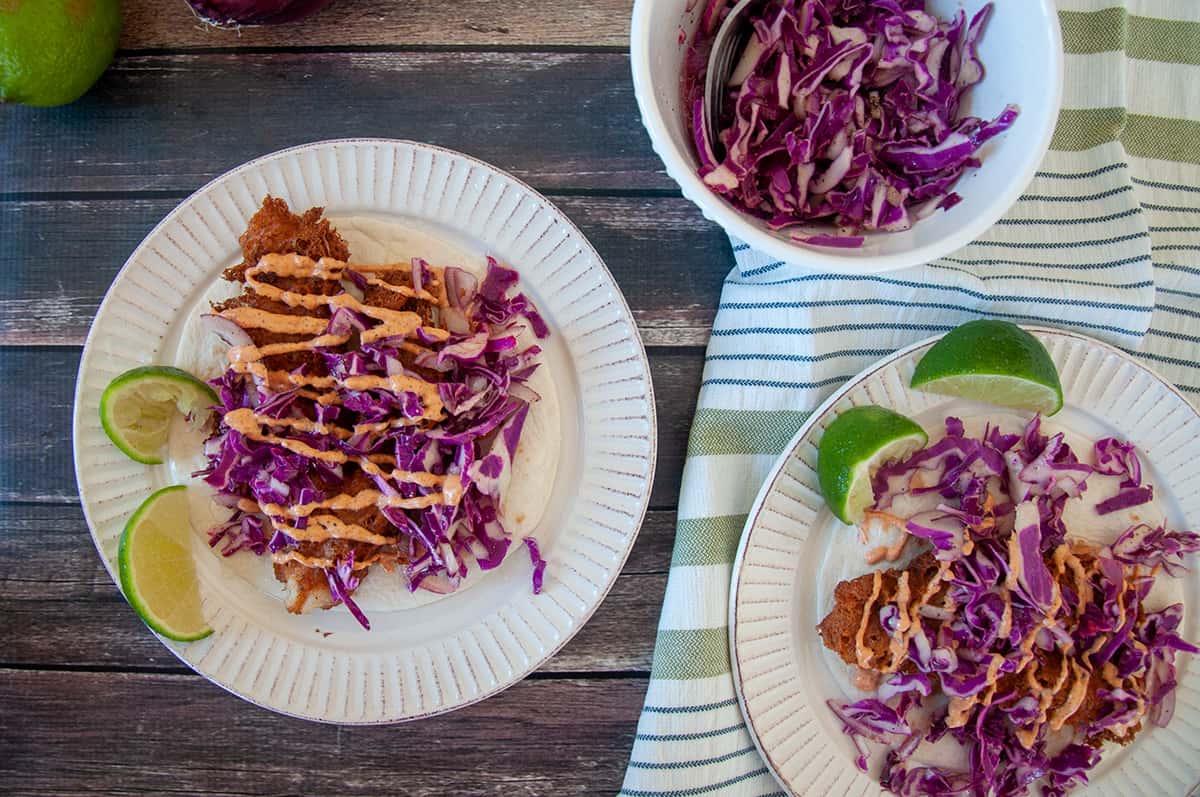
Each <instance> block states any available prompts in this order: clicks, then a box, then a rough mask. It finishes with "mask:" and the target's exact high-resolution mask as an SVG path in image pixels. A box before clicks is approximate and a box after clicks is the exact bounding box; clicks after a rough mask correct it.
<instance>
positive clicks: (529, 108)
mask: <svg viewBox="0 0 1200 797" xmlns="http://www.w3.org/2000/svg"><path fill="white" fill-rule="evenodd" d="M629 13H630V0H587V1H586V2H554V1H553V0H550V1H547V0H457V1H456V2H446V0H405V1H404V2H400V1H399V0H335V2H334V3H333V5H332V6H330V7H329V8H328V9H326V10H324V11H322V12H320V13H319V14H318V15H317V16H315V17H313V18H310V19H309V20H306V21H305V22H302V23H299V24H294V25H290V26H286V27H280V28H274V29H269V28H263V29H247V30H244V31H242V32H241V33H240V34H239V33H232V32H226V31H217V30H210V29H205V28H203V27H202V26H200V25H199V24H198V23H197V22H196V21H195V20H194V19H193V18H192V17H191V15H190V13H189V12H188V10H187V8H186V7H185V6H184V4H183V2H182V0H125V30H124V33H123V38H122V45H121V51H120V52H119V53H118V56H117V58H116V61H115V62H114V63H113V65H112V67H111V68H110V69H109V70H108V72H107V73H106V74H105V76H104V77H103V78H102V79H101V80H100V82H99V83H98V84H97V85H96V86H95V87H94V88H93V89H92V91H91V92H90V93H89V94H87V95H86V96H85V97H84V98H83V99H81V100H80V101H78V102H76V103H74V104H73V105H70V106H67V107H64V108H58V109H30V108H20V107H3V108H0V275H2V277H0V602H2V603H3V607H4V609H3V611H2V612H0V643H2V644H0V793H5V794H28V795H47V794H82V793H93V794H100V793H104V794H122V795H127V794H135V793H137V794H141V793H181V794H196V793H205V794H227V795H247V794H272V795H282V794H303V795H322V794H330V795H356V794H406V795H424V794H438V795H441V794H456V795H459V794H461V795H474V794H504V795H510V796H513V797H515V796H516V795H534V794H538V795H541V794H555V795H559V794H612V793H614V792H616V791H617V789H618V788H619V786H620V782H621V778H622V773H623V771H624V766H625V762H626V759H627V756H628V753H629V749H630V746H631V744H632V740H633V734H634V730H635V727H636V724H637V718H638V711H639V708H640V705H641V701H642V697H643V694H644V692H645V688H646V683H647V677H648V673H649V669H650V660H651V652H652V649H653V642H654V634H655V625H656V623H657V619H658V612H659V607H660V603H661V600H662V594H663V589H664V586H665V584H666V574H667V568H668V563H669V561H670V553H671V543H672V539H673V535H674V523H675V506H676V502H677V499H678V491H679V479H680V472H681V469H682V465H683V459H684V454H685V449H686V439H687V429H688V426H689V424H690V421H691V415H692V410H693V408H694V404H695V398H696V394H697V391H698V389H699V384H700V372H701V368H702V366H703V359H704V349H703V346H704V344H705V342H706V340H707V336H708V330H709V328H710V325H711V322H712V318H713V315H714V313H715V308H716V305H717V301H718V296H719V291H720V285H721V280H722V279H723V277H724V275H725V273H726V271H727V270H728V268H729V266H730V264H731V262H732V260H731V255H730V252H729V245H728V243H727V241H726V239H725V238H724V236H723V235H722V234H721V233H720V232H719V230H717V229H716V228H715V227H714V226H713V225H711V224H709V223H708V222H706V221H705V220H704V219H702V218H701V216H700V214H699V213H698V212H697V210H696V209H695V208H694V207H693V206H692V205H691V204H690V203H688V202H687V201H685V200H683V199H682V198H681V197H680V196H679V193H678V191H677V190H676V188H675V186H674V184H673V183H672V181H671V180H670V179H669V178H668V177H667V176H666V174H665V173H664V171H663V169H662V167H661V164H660V162H659V160H658V158H657V157H656V156H655V155H654V153H653V151H652V150H651V148H650V144H649V141H648V139H647V137H646V135H645V132H644V131H643V129H642V126H641V123H640V120H639V116H638V112H637V107H636V104H635V102H634V97H633V87H632V84H631V81H630V75H629V58H628V54H627V39H628V29H629ZM345 136H387V137H393V138H407V139H415V140H419V141H426V142H430V143H434V144H439V145H442V146H446V147H450V148H453V149H457V150H461V151H463V152H466V153H469V154H471V155H474V156H477V157H479V158H482V159H483V160H486V161H488V162H491V163H493V164H496V165H497V166H499V167H500V168H502V169H506V170H508V171H510V172H512V173H514V174H516V175H517V176H518V177H520V178H522V179H524V180H526V181H527V182H529V183H530V184H532V185H533V186H534V187H535V188H537V189H539V190H540V191H542V192H543V193H545V194H546V195H548V196H549V197H550V199H551V200H552V201H553V202H555V203H556V204H557V205H558V206H559V207H560V208H562V209H563V210H564V211H565V212H566V213H567V215H568V216H570V217H571V218H572V219H573V220H574V221H575V222H576V223H577V224H578V225H579V227H580V228H581V229H582V230H583V232H584V233H585V234H586V235H587V236H588V238H589V239H591V241H592V243H593V244H595V246H596V248H597V249H598V250H599V252H600V254H601V255H602V256H603V257H604V259H605V261H606V262H607V264H608V266H609V268H610V269H611V270H612V272H613V273H614V275H615V276H616V279H617V282H618V283H619V284H620V286H621V289H622V290H623V291H624V293H625V296H626V298H627V299H628V301H629V304H630V305H631V306H632V308H633V313H634V316H635V317H636V319H637V322H638V324H639V326H640V328H641V333H642V336H643V338H644V340H645V343H646V345H647V348H648V352H649V355H650V361H651V368H652V371H653V375H654V385H655V391H656V394H657V400H658V417H659V432H660V457H659V462H658V474H657V479H656V483H655V486H654V491H653V496H652V499H651V502H650V507H651V508H650V512H649V515H648V517H647V520H646V522H645V525H644V526H643V528H642V531H641V535H640V537H639V538H638V542H637V546H636V548H635V549H634V552H633V555H632V556H631V558H630V559H629V562H628V564H627V565H626V567H625V570H624V572H623V574H622V575H621V576H620V578H619V580H618V581H617V584H616V586H615V587H614V589H613V591H612V592H611V593H610V594H609V596H608V598H607V599H606V600H605V601H604V604H603V606H602V607H601V608H600V610H599V611H598V612H597V613H596V615H595V616H594V617H593V618H592V620H591V621H590V622H589V623H588V624H587V626H586V627H585V628H584V629H583V630H582V631H581V632H580V633H579V635H578V636H577V637H576V638H575V639H574V640H573V641H572V642H571V643H570V644H569V645H568V646H567V647H566V648H565V649H564V650H563V651H562V652H561V653H559V654H558V655H557V656H556V657H555V658H554V659H553V660H552V661H550V662H549V663H548V664H547V665H546V666H544V667H543V668H542V669H541V670H540V671H538V672H537V673H535V674H534V675H532V676H531V677H529V678H528V679H526V680H525V681H524V682H522V683H520V684H518V685H516V686H514V687H513V688H511V689H509V690H508V691H506V692H504V693H502V694H500V695H498V696H496V697H494V698H492V699H490V700H487V701H485V702H483V703H481V704H478V705H475V706H472V707H470V708H466V709H463V710H461V711H458V712H454V713H452V714H450V715H447V716H443V717H439V718H435V719H431V720H425V721H421V722H417V723H411V724H407V725H395V726H390V727H374V728H337V727H333V726H326V725H318V724H314V723H306V722H303V721H300V720H294V719H290V718H286V717H282V716H279V715H276V714H272V713H270V712H268V711H266V710H264V709H261V708H257V707H255V706H252V705H250V704H248V703H245V702H242V701H241V700H239V699H238V698H236V697H233V696H231V695H229V694H227V693H226V692H224V691H222V690H221V689H220V688H218V687H216V686H213V685H212V684H210V683H208V682H207V681H205V680H204V679H202V678H200V677H199V676H197V675H194V674H193V673H192V672H191V671H190V670H188V669H187V668H185V667H184V666H182V665H181V664H180V663H179V662H178V661H177V660H176V659H175V658H174V657H173V656H172V655H171V654H170V653H169V652H167V650H166V649H164V648H163V647H162V646H161V645H160V644H159V642H158V641H157V640H156V639H155V638H154V637H153V636H152V635H151V634H150V633H149V632H148V631H147V630H146V629H145V627H144V626H143V625H142V623H141V622H140V621H139V620H138V619H137V617H136V616H135V615H134V613H133V612H132V611H131V610H130V609H129V607H128V606H127V605H126V603H125V601H124V600H123V599H122V597H121V595H120V593H119V592H118V590H117V589H116V587H115V586H114V585H113V584H112V582H111V581H110V580H109V577H108V575H107V573H106V572H105V570H104V568H103V566H102V565H101V563H100V560H99V558H98V557H97V555H96V552H95V550H94V549H93V547H92V542H91V539H90V537H89V535H88V530H87V527H86V525H85V523H84V520H83V516H82V514H81V511H80V507H79V503H78V497H77V494H76V486H75V477H74V474H73V470H72V459H71V431H70V430H71V422H70V418H71V407H72V393H73V390H74V385H75V374H76V369H77V367H78V364H79V355H80V347H81V345H82V343H83V340H84V337H85V335H86V334H87V330H88V326H89V324H90V323H91V320H92V316H93V314H94V312H95V310H96V307H97V305H98V304H99V302H100V300H101V298H102V297H103V295H104V292H105V290H106V289H107V288H108V286H109V283H110V282H111V281H112V279H113V277H114V276H115V275H116V273H117V271H118V269H119V268H120V267H121V265H122V264H123V263H124V261H125V259H126V257H128V255H129V253H130V252H131V251H132V250H133V248H134V247H135V246H136V245H137V243H138V242H139V241H140V240H141V239H142V238H143V236H145V235H146V233H148V232H149V231H150V229H151V228H152V227H153V226H154V225H155V224H156V223H157V222H158V221H159V220H160V219H161V218H162V217H163V216H164V215H165V214H166V213H167V212H168V211H170V210H171V209H172V208H173V207H174V206H175V205H176V204H177V203H178V202H179V201H180V200H181V199H182V198H184V197H186V196H187V195H188V194H190V193H191V192H192V191H194V190H196V189H197V188H199V187H200V186H201V185H203V184H204V183H205V182H207V181H208V180H210V179H211V178H213V177H215V176H217V175H219V174H221V173H223V172H225V171H226V170H228V169H230V168H232V167H234V166H237V165H238V164H241V163H243V162H245V161H247V160H249V159H251V158H254V157H256V156H259V155H262V154H264V153H267V152H271V151H274V150H277V149H281V148H283V147H287V146H291V145H295V144H300V143H304V142H308V141H315V140H319V139H326V138H337V137H345Z"/></svg>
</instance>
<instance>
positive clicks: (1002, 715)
mask: <svg viewBox="0 0 1200 797" xmlns="http://www.w3.org/2000/svg"><path fill="white" fill-rule="evenodd" d="M1040 424H1041V420H1040V418H1034V419H1033V420H1032V421H1031V422H1030V423H1029V424H1028V425H1027V426H1026V428H1025V430H1024V433H1023V434H1021V435H1008V434H1003V433H1001V432H1000V431H999V429H997V428H992V427H991V426H988V427H987V428H986V429H985V431H984V433H983V434H982V435H981V436H980V437H978V438H974V437H967V436H965V433H964V429H963V424H962V423H961V422H960V421H959V420H958V419H955V418H948V419H946V432H947V434H946V436H945V437H943V438H942V439H941V440H938V441H936V442H934V443H933V444H932V445H930V446H928V447H926V448H925V449H922V450H920V451H917V452H915V453H914V454H912V455H911V456H910V457H908V458H907V459H906V460H904V461H902V462H898V463H895V464H892V465H889V466H887V467H885V468H883V469H881V470H880V471H879V472H878V473H877V474H876V476H875V479H874V488H875V497H876V509H882V508H885V507H890V506H891V505H892V504H893V503H894V502H895V500H896V499H897V498H898V497H899V496H901V495H903V494H908V495H912V496H917V495H922V494H929V493H933V492H936V493H937V495H938V498H939V499H940V503H939V504H938V506H937V509H936V510H931V511H927V512H922V513H919V514H917V515H914V516H913V517H912V518H910V519H909V520H908V524H907V529H908V531H909V532H910V533H912V534H913V535H914V536H917V537H921V538H924V539H926V540H928V541H929V543H930V544H931V545H932V547H933V552H934V555H935V560H934V561H936V562H938V563H939V565H940V567H941V568H942V570H941V571H940V574H939V576H937V578H940V579H941V582H940V583H941V584H942V585H943V586H942V588H941V589H936V590H933V591H928V596H929V600H928V601H926V602H922V601H915V602H911V601H912V598H911V596H910V597H906V598H904V599H903V602H902V601H901V598H900V597H899V594H900V593H897V595H896V596H895V600H892V599H891V598H889V597H887V596H883V597H880V598H879V599H878V601H879V602H878V603H875V604H871V603H868V604H867V606H866V607H865V609H864V612H865V613H866V614H865V617H866V619H867V620H868V621H870V620H877V621H878V625H879V628H880V629H881V630H882V632H883V633H884V634H885V635H886V636H887V637H889V638H890V639H891V644H892V645H893V646H894V645H895V644H896V642H897V641H899V642H900V643H905V642H906V643H907V644H904V645H902V647H901V649H900V650H901V652H900V655H899V658H895V657H893V658H890V659H887V658H885V660H884V661H883V662H881V663H879V665H878V667H876V669H877V671H879V672H882V673H884V677H883V678H882V679H881V681H880V682H879V685H878V687H877V688H876V691H875V694H874V696H872V697H868V698H864V699H862V700H858V701H855V702H852V703H848V704H840V703H836V702H833V701H830V703H829V706H830V709H831V710H832V711H833V712H834V714H835V715H836V716H837V717H838V719H839V720H841V723H842V728H843V731H844V732H845V733H846V734H847V735H848V736H850V737H851V739H852V740H853V741H854V743H855V746H856V749H857V751H858V753H857V756H856V763H857V765H858V766H859V768H860V769H862V770H863V771H867V768H868V758H869V752H870V748H869V744H868V743H867V742H868V740H869V741H871V742H875V743H878V744H882V745H885V746H886V748H887V751H886V753H885V755H884V758H883V765H882V770H881V771H880V773H879V777H880V783H881V785H882V786H883V787H884V788H885V789H887V790H888V791H890V792H892V793H894V794H898V795H906V796H912V797H916V796H918V795H928V796H930V797H932V796H934V795H936V796H938V797H941V796H942V795H957V794H963V795H966V794H970V795H986V796H988V797H1017V795H1023V794H1027V793H1028V790H1029V789H1030V787H1032V786H1033V785H1034V784H1039V787H1040V790H1041V794H1042V795H1043V796H1044V797H1060V796H1061V795H1063V794H1065V793H1066V792H1067V791H1069V790H1070V789H1072V788H1074V787H1075V786H1078V785H1082V784H1086V783H1087V774H1088V772H1089V771H1090V770H1091V769H1092V768H1093V767H1094V766H1095V765H1096V763H1097V762H1098V761H1099V759H1100V750H1099V748H1100V746H1101V744H1102V743H1103V742H1104V741H1105V740H1107V739H1119V740H1122V741H1128V740H1129V739H1131V738H1132V734H1133V733H1135V732H1136V731H1137V729H1138V728H1139V727H1140V725H1139V723H1141V722H1143V721H1149V722H1150V723H1152V724H1155V725H1159V726H1164V725H1166V724H1167V722H1169V721H1170V719H1171V715H1172V713H1173V710H1174V689H1175V686H1176V671H1175V654H1176V653H1177V652H1187V653H1197V652H1200V648H1198V647H1196V646H1195V645H1193V644H1191V643H1190V642H1188V641H1186V640H1185V639H1183V638H1182V637H1181V636H1180V635H1179V626H1180V622H1181V620H1182V617H1183V607H1182V605H1181V604H1173V605H1170V606H1167V607H1165V608H1163V609H1160V610H1157V611H1151V610H1149V609H1147V608H1146V606H1145V605H1144V601H1145V598H1146V595H1147V594H1148V593H1149V590H1150V586H1151V584H1152V580H1153V578H1154V575H1155V574H1156V573H1157V572H1160V571H1161V572H1162V573H1164V574H1166V575H1169V576H1177V575H1180V574H1181V573H1182V572H1183V571H1184V570H1185V566H1184V558H1185V557H1186V556H1187V555H1188V554H1190V553H1194V552H1197V551H1200V535H1197V534H1195V533H1192V532H1188V531H1176V530H1170V529H1167V528H1166V527H1163V526H1159V527H1151V526H1148V525H1145V524H1142V525H1135V526H1132V527H1130V528H1129V529H1128V530H1126V531H1125V532H1124V533H1122V534H1121V535H1120V536H1119V537H1118V538H1117V539H1116V540H1114V541H1113V542H1112V543H1111V544H1110V545H1109V546H1107V547H1105V548H1096V547H1095V546H1087V545H1076V544H1075V543H1072V541H1071V540H1069V539H1068V537H1067V529H1066V528H1065V527H1064V526H1063V520H1062V508H1063V504H1064V503H1065V502H1066V501H1067V500H1068V499H1070V498H1073V497H1077V496H1079V495H1081V494H1082V493H1083V492H1084V491H1085V490H1086V489H1087V486H1088V485H1087V481H1088V478H1089V476H1090V475H1091V474H1093V473H1101V474H1106V475H1115V476H1124V477H1125V479H1124V480H1123V481H1122V484H1121V489H1122V491H1123V492H1124V491H1130V490H1143V489H1144V490H1149V489H1150V485H1148V484H1144V483H1143V481H1142V468H1141V464H1140V461H1139V460H1138V456H1137V453H1136V451H1135V450H1134V447H1133V446H1132V445H1130V444H1128V443H1124V442H1121V441H1118V440H1115V439H1113V438H1106V439H1104V440H1100V441H1098V442H1097V443H1096V444H1095V446H1094V450H1093V452H1092V454H1093V456H1092V460H1093V461H1092V463H1085V462H1081V461H1080V460H1079V459H1078V458H1077V457H1076V455H1075V453H1074V452H1073V451H1071V449H1070V447H1069V446H1068V445H1067V444H1066V443H1065V441H1064V439H1063V436H1062V435H1061V434H1058V435H1054V436H1051V437H1047V436H1046V435H1044V434H1042V432H1041V429H1040ZM1105 503H1107V502H1099V504H1098V505H1097V509H1096V511H1097V512H1098V513H1100V512H1103V509H1102V508H1101V507H1102V506H1103V505H1104V504H1105ZM935 595H936V596H937V599H936V600H934V596H935ZM873 600H874V599H873ZM858 655H859V656H860V657H861V655H862V654H861V652H860V653H859V654H858ZM872 655H874V654H872ZM861 661H862V659H861V658H860V662H861ZM872 665H873V667H874V666H875V662H872ZM1043 666H1044V667H1046V668H1048V671H1049V672H1062V671H1066V670H1068V668H1070V672H1072V673H1075V675H1073V676H1072V677H1071V678H1067V679H1066V680H1064V681H1059V682H1057V687H1056V684H1055V683H1053V682H1051V683H1047V684H1045V688H1046V689H1048V692H1043V693H1039V692H1037V691H1034V690H1031V689H1030V688H1029V686H1028V681H1027V678H1028V677H1031V676H1030V675H1029V673H1031V672H1033V673H1037V672H1039V669H1038V668H1040V667H1043ZM1059 667H1061V668H1062V670H1059V669H1057V668H1059ZM1031 668H1032V669H1031ZM1081 679H1089V680H1081ZM1039 683H1042V681H1039ZM1075 683H1079V684H1080V685H1081V686H1086V691H1087V700H1088V701H1090V702H1089V704H1088V707H1087V708H1086V709H1084V708H1083V703H1082V700H1083V697H1084V695H1083V693H1082V692H1079V693H1077V695H1076V699H1077V700H1079V701H1080V702H1079V703H1077V704H1075V705H1073V706H1071V707H1070V708H1069V709H1065V710H1064V711H1067V712H1069V713H1064V714H1063V715H1062V717H1060V718H1059V720H1060V721H1059V722H1058V724H1057V725H1055V726H1054V727H1052V725H1053V724H1054V723H1053V722H1052V720H1051V715H1052V714H1053V712H1054V711H1055V710H1057V709H1058V708H1059V706H1060V705H1062V704H1061V703H1060V702H1058V701H1055V700H1053V699H1052V700H1051V701H1045V700H1043V699H1041V697H1042V694H1049V695H1050V696H1051V697H1052V698H1053V697H1054V695H1055V692H1056V691H1057V692H1060V693H1061V694H1060V695H1059V696H1060V697H1062V696H1063V695H1066V694H1067V693H1069V692H1071V691H1072V689H1073V688H1074V687H1073V684H1075ZM947 698H949V699H950V700H949V702H948V703H947ZM1070 699H1071V698H1070V697H1069V696H1068V697H1066V698H1065V700H1064V701H1063V703H1065V702H1067V701H1069V700H1070ZM913 709H920V710H919V711H916V712H914V711H913ZM1064 724H1065V729H1063V730H1060V729H1062V728H1063V725H1064ZM1064 732H1065V733H1067V734H1068V738H1066V739H1063V738H1062V736H1061V733H1064ZM947 734H949V735H950V736H951V737H952V738H953V739H955V740H956V741H957V742H958V743H959V744H960V745H961V746H962V747H963V748H964V750H965V752H966V755H967V759H968V761H969V767H968V768H966V769H964V770H962V771H955V770H950V769H946V768H944V767H937V766H929V765H924V764H918V763H917V762H916V761H915V760H914V759H913V758H912V756H913V754H914V752H915V751H916V750H917V748H918V747H919V745H921V744H922V743H923V742H936V741H938V740H939V739H941V738H942V737H943V736H945V735H947ZM1052 737H1053V738H1052Z"/></svg>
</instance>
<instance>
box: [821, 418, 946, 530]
mask: <svg viewBox="0 0 1200 797" xmlns="http://www.w3.org/2000/svg"><path fill="white" fill-rule="evenodd" d="M927 442H929V437H928V435H926V434H925V430H924V429H922V428H921V427H920V426H919V425H917V423H916V422H915V421H913V420H911V419H909V418H906V417H904V416H903V415H900V414H899V413H896V412H892V411H891V410H885V409H884V408H883V407H876V406H874V405H868V406H865V407H852V408H850V409H848V410H846V411H845V412H843V413H841V414H840V415H838V416H837V418H835V419H834V420H833V423H831V424H829V426H828V428H826V429H825V434H824V435H822V436H821V445H820V447H819V448H818V449H817V478H818V480H819V481H820V482H821V495H822V496H824V497H825V503H827V504H828V505H829V508H830V510H832V511H833V514H834V515H836V516H837V518H838V519H839V520H841V521H842V522H843V523H851V524H854V525H857V524H859V523H861V522H862V521H863V517H864V515H863V513H864V511H865V510H866V509H868V508H869V507H870V506H872V505H873V504H874V503H875V493H874V492H873V491H872V489H871V476H872V475H873V474H874V472H875V471H877V470H878V469H879V468H881V467H883V466H884V465H886V464H888V463H889V462H895V461H896V460H899V459H903V458H904V457H907V456H908V455H909V454H911V453H912V452H914V451H916V450H917V449H919V448H921V447H923V446H924V445H925V444H926V443H927Z"/></svg>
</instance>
